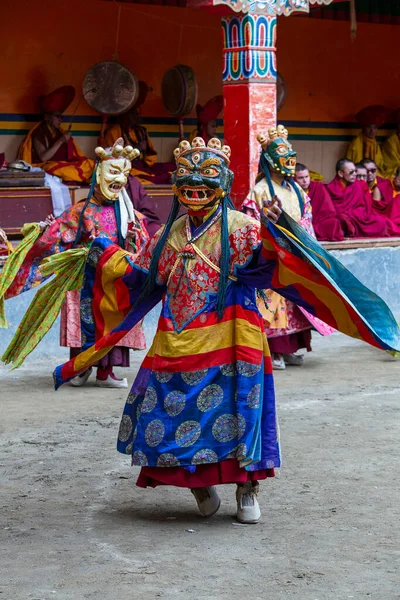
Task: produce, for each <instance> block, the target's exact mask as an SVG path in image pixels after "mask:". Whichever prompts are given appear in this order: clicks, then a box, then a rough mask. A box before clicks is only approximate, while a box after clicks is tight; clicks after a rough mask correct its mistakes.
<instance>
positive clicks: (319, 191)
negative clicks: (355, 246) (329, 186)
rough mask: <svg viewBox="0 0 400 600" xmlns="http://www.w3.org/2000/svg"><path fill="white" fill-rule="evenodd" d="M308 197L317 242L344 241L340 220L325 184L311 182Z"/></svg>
mask: <svg viewBox="0 0 400 600" xmlns="http://www.w3.org/2000/svg"><path fill="white" fill-rule="evenodd" d="M308 196H309V198H310V200H311V207H312V224H313V227H314V231H315V235H316V236H317V240H329V241H333V242H341V241H342V240H344V235H343V230H342V226H341V224H340V220H339V218H338V216H337V214H336V210H335V207H334V206H333V202H332V200H331V197H330V195H329V194H328V192H327V191H326V188H325V186H324V184H323V183H320V182H319V181H311V182H310V187H309V188H308Z"/></svg>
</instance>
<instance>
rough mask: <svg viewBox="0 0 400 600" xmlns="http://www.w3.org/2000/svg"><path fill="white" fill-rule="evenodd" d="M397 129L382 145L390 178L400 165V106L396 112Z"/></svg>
mask: <svg viewBox="0 0 400 600" xmlns="http://www.w3.org/2000/svg"><path fill="white" fill-rule="evenodd" d="M394 118H395V122H396V124H397V129H396V131H394V132H393V133H392V134H391V135H389V137H387V138H386V140H385V141H384V142H383V145H382V154H383V162H384V164H385V176H386V177H388V178H389V179H390V178H392V177H394V176H395V173H396V171H397V169H398V167H400V108H399V109H398V110H396V112H395V114H394Z"/></svg>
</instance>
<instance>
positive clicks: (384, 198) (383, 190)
mask: <svg viewBox="0 0 400 600" xmlns="http://www.w3.org/2000/svg"><path fill="white" fill-rule="evenodd" d="M361 162H362V164H363V165H364V168H365V169H366V171H367V184H368V187H369V191H370V192H371V197H372V208H373V210H374V211H376V212H377V213H379V214H381V215H385V217H388V218H389V219H390V215H391V212H392V203H393V186H392V182H391V181H389V179H384V178H383V177H379V176H378V175H377V172H378V167H377V166H376V163H375V162H374V161H373V160H371V159H369V158H365V159H364V160H363V161H361Z"/></svg>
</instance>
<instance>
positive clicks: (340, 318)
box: [261, 213, 400, 350]
mask: <svg viewBox="0 0 400 600" xmlns="http://www.w3.org/2000/svg"><path fill="white" fill-rule="evenodd" d="M278 223H279V224H278V225H272V224H271V223H268V224H267V223H265V224H264V223H263V224H262V226H261V237H262V238H263V255H264V257H265V258H266V259H267V260H271V261H274V262H276V265H277V267H276V269H275V270H274V274H273V277H272V288H273V289H274V290H277V291H279V293H281V294H282V295H284V296H285V297H290V298H291V299H292V301H293V302H295V303H296V304H301V305H302V307H303V308H305V309H306V310H307V312H309V313H310V314H311V315H314V316H316V317H318V318H319V319H321V320H322V321H324V322H325V323H327V324H329V325H330V326H331V327H334V328H335V329H337V330H338V331H341V332H342V333H345V334H346V335H349V336H350V337H354V338H357V339H361V340H363V341H365V342H367V343H368V344H370V345H371V346H375V347H376V348H380V349H381V350H396V349H398V348H400V330H399V327H398V325H397V322H396V319H395V318H394V316H393V314H392V312H391V311H390V309H389V308H388V306H387V305H386V304H385V302H384V301H383V300H382V299H381V298H380V297H379V296H377V295H376V294H375V293H374V292H372V291H371V290H369V289H368V288H367V287H365V286H364V285H363V284H362V283H361V282H360V281H359V280H358V279H357V278H356V277H354V275H352V273H350V271H348V270H347V269H346V268H345V267H344V266H343V265H342V264H341V263H340V262H339V261H338V260H336V259H335V258H334V257H333V256H332V255H331V254H329V253H328V252H327V251H326V250H324V248H323V247H322V246H321V245H320V244H318V242H317V241H316V240H315V239H314V238H312V237H311V236H309V235H308V234H307V233H306V232H305V231H304V229H303V228H302V227H300V226H299V225H298V224H297V223H296V222H295V221H293V219H291V218H290V216H289V215H286V214H285V213H282V215H281V217H280V219H279V221H278Z"/></svg>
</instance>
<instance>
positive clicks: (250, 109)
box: [188, 0, 334, 206]
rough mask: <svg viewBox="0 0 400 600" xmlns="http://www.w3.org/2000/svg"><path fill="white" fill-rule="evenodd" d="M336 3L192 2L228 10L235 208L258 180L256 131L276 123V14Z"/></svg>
mask: <svg viewBox="0 0 400 600" xmlns="http://www.w3.org/2000/svg"><path fill="white" fill-rule="evenodd" d="M332 1H334V0H188V4H189V5H193V6H196V7H198V8H200V7H208V8H209V9H211V7H213V9H212V10H214V11H217V10H218V14H221V15H225V14H227V13H228V11H229V16H222V32H223V43H224V46H223V94H224V137H225V140H226V143H228V144H229V145H230V146H231V148H232V169H233V171H234V172H235V181H234V184H233V190H232V200H233V201H234V203H235V204H236V206H239V205H240V204H241V203H242V202H243V200H244V198H245V197H246V195H247V193H248V192H249V190H250V189H251V188H252V187H253V186H254V183H255V178H256V175H257V171H258V161H259V152H260V150H259V144H258V142H257V134H258V132H260V131H265V130H267V129H268V128H269V127H272V126H273V125H275V124H276V75H277V66H276V29H277V16H279V15H284V16H289V15H290V14H291V13H292V12H309V10H310V6H311V5H320V6H321V5H327V4H330V3H331V2H332ZM191 3H192V4H191ZM225 11H226V12H225Z"/></svg>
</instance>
